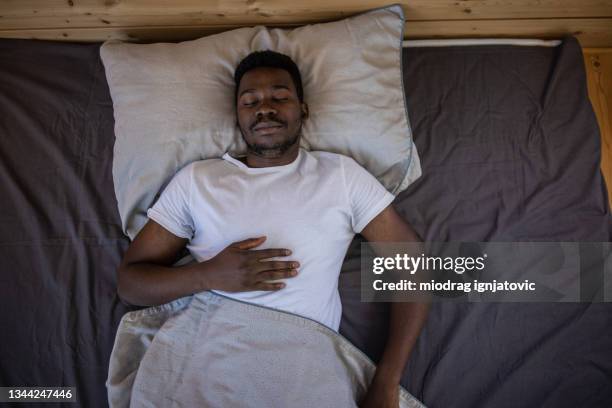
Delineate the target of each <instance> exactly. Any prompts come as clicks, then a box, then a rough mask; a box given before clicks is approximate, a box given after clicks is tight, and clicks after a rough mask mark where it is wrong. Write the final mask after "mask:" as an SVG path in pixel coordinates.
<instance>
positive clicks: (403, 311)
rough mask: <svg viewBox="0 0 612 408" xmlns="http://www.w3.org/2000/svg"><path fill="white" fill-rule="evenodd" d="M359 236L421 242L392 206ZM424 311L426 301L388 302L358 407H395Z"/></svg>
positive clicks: (421, 326)
mask: <svg viewBox="0 0 612 408" xmlns="http://www.w3.org/2000/svg"><path fill="white" fill-rule="evenodd" d="M361 235H363V236H364V238H365V239H367V240H368V241H372V242H421V238H420V237H419V236H418V234H417V233H416V232H415V231H414V230H413V229H412V227H410V225H408V223H407V222H406V221H404V219H403V218H402V217H400V215H399V214H398V213H397V212H396V211H395V209H394V208H393V206H392V205H389V206H388V207H387V208H385V209H384V210H383V211H382V212H381V213H380V214H378V215H377V216H376V217H375V218H374V219H373V220H372V221H370V223H369V224H368V225H367V226H366V227H365V228H364V229H363V231H361ZM428 313H429V303H419V302H393V303H391V312H390V321H389V335H388V338H387V343H386V346H385V349H384V352H383V355H382V357H381V359H380V361H379V363H378V366H377V369H376V374H375V376H374V379H373V380H372V384H371V385H370V389H369V390H368V394H367V396H366V399H365V400H364V401H363V402H362V405H361V406H362V407H367V406H378V407H383V406H384V407H387V406H389V407H391V406H393V407H394V408H397V407H398V405H399V396H398V386H399V383H400V379H401V376H402V373H403V371H404V367H405V366H406V363H407V361H408V358H409V357H410V353H411V352H412V349H413V347H414V345H415V343H416V341H417V339H418V337H419V334H420V332H421V329H422V328H423V326H424V324H425V321H426V320H427V315H428Z"/></svg>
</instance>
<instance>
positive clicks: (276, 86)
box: [238, 85, 291, 98]
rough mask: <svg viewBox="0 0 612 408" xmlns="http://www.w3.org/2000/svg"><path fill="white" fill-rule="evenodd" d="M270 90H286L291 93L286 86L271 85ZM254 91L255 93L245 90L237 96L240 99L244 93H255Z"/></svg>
mask: <svg viewBox="0 0 612 408" xmlns="http://www.w3.org/2000/svg"><path fill="white" fill-rule="evenodd" d="M272 89H286V90H288V91H291V89H289V87H288V86H287V85H272ZM255 91H256V90H255V89H245V90H244V91H242V92H240V95H238V97H239V98H240V97H241V96H242V95H244V94H245V93H250V92H255Z"/></svg>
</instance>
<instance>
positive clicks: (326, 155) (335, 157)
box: [308, 150, 356, 169]
mask: <svg viewBox="0 0 612 408" xmlns="http://www.w3.org/2000/svg"><path fill="white" fill-rule="evenodd" d="M308 155H309V156H310V157H312V159H314V160H316V161H317V162H318V164H320V165H323V166H331V167H337V168H338V169H340V168H342V167H344V166H346V165H347V164H346V163H347V162H354V163H356V162H355V161H354V160H353V159H352V158H351V157H349V156H345V155H343V154H339V153H332V152H324V151H321V150H314V151H311V152H308ZM349 165H350V163H349Z"/></svg>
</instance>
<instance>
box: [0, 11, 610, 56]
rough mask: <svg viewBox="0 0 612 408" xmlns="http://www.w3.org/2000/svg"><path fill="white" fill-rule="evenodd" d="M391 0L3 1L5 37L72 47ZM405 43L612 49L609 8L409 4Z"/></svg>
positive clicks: (320, 17) (316, 18) (0, 20)
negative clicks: (496, 39)
mask: <svg viewBox="0 0 612 408" xmlns="http://www.w3.org/2000/svg"><path fill="white" fill-rule="evenodd" d="M388 3H389V2H388V1H387V0H385V1H383V0H363V1H358V2H356V1H354V0H327V1H321V0H295V1H288V0H218V1H202V0H175V1H168V0H3V1H0V37H5V38H38V39H50V40H70V41H103V40H105V39H108V38H119V39H135V40H141V41H159V40H188V39H193V38H197V37H198V36H202V35H205V34H211V33H215V32H220V31H224V30H229V29H232V28H236V27H241V26H245V25H256V24H264V25H272V26H280V27H294V26H297V25H301V24H306V23H315V22H325V21H332V20H337V19H339V18H344V17H347V16H349V15H353V14H356V13H359V12H362V11H365V10H369V9H372V8H375V7H381V6H384V5H386V4H388ZM400 3H401V4H402V6H403V8H404V12H405V15H406V19H407V24H406V38H407V39H411V38H450V37H454V38H457V37H488V36H489V37H490V36H504V37H510V36H512V37H538V38H555V37H560V36H563V35H575V36H576V37H578V39H579V40H580V42H581V44H582V45H583V46H585V47H612V1H611V0H581V1H575V0H514V1H512V2H510V1H502V0H403V1H400Z"/></svg>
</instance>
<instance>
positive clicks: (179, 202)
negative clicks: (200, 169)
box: [147, 165, 194, 239]
mask: <svg viewBox="0 0 612 408" xmlns="http://www.w3.org/2000/svg"><path fill="white" fill-rule="evenodd" d="M192 168H193V166H189V165H188V166H185V167H183V168H182V169H181V170H179V171H178V172H177V173H176V175H175V176H174V177H173V178H172V180H170V183H168V185H167V186H166V188H165V189H164V191H163V192H162V193H161V195H160V196H159V198H158V199H157V201H156V202H155V204H154V205H153V207H151V208H149V209H148V210H147V216H148V217H149V218H150V219H152V220H153V221H155V222H157V223H158V224H160V225H161V226H162V227H164V228H165V229H167V230H168V231H170V232H171V233H173V234H174V235H176V236H177V237H180V238H187V239H191V238H192V237H193V233H194V223H193V218H192V217H191V211H190V192H191V181H192V180H191V178H192Z"/></svg>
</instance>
